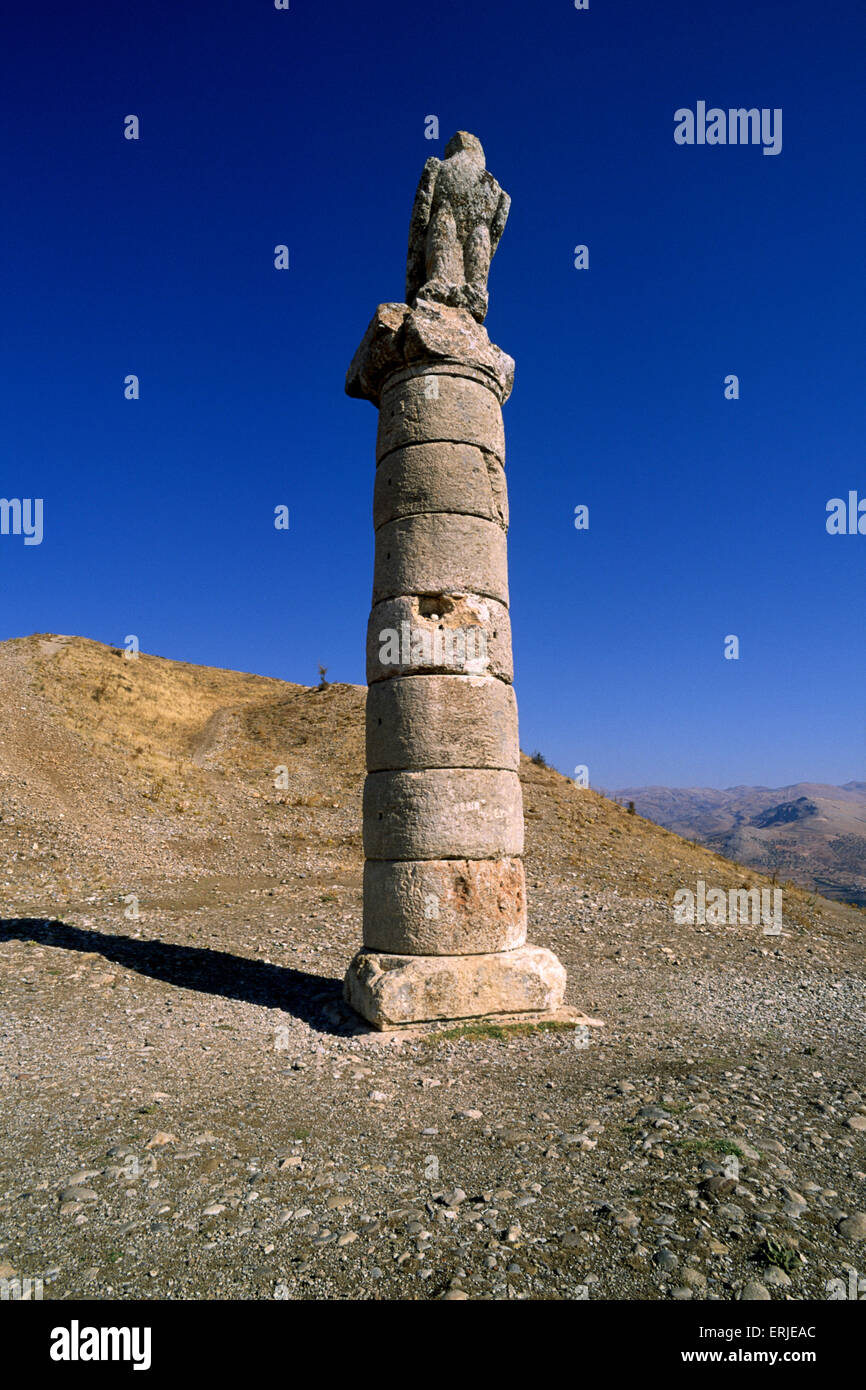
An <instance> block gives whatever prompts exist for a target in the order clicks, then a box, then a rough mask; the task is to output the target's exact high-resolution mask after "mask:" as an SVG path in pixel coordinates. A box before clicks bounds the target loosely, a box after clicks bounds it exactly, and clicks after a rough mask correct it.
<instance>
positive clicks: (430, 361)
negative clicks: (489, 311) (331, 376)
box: [346, 299, 514, 406]
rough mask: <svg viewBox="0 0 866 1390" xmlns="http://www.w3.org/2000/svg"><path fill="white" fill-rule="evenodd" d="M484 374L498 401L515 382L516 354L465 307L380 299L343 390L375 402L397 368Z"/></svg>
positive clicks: (477, 376) (377, 403)
mask: <svg viewBox="0 0 866 1390" xmlns="http://www.w3.org/2000/svg"><path fill="white" fill-rule="evenodd" d="M449 366H453V367H454V368H455V372H456V373H457V374H461V375H471V376H473V377H474V378H475V379H476V380H482V381H483V382H484V384H485V385H486V386H488V387H489V388H490V390H491V391H492V392H493V393H494V395H495V396H496V398H497V400H498V401H499V404H500V405H502V404H503V403H504V402H505V401H507V399H508V397H509V396H510V394H511V388H512V385H513V383H514V360H513V358H511V357H509V356H508V354H507V353H506V352H503V351H502V349H501V348H498V347H497V346H496V344H495V343H491V341H490V339H489V338H488V336H487V331H486V329H485V328H483V327H482V325H481V324H480V323H476V321H475V319H474V318H473V317H472V315H471V314H470V313H469V311H468V310H466V309H455V308H451V307H449V306H446V305H443V304H437V303H435V302H433V301H432V300H425V299H419V300H418V303H417V304H416V306H415V308H414V309H412V308H410V307H409V305H408V304H380V305H379V307H378V309H377V310H376V312H375V314H374V315H373V318H372V320H371V321H370V326H369V328H368V329H367V331H366V333H365V334H364V337H363V339H362V340H361V344H360V347H359V348H358V351H357V352H356V353H355V356H354V357H353V359H352V363H351V366H350V367H349V370H348V372H347V374H346V394H347V395H348V396H353V397H358V398H360V399H361V400H366V401H372V402H373V404H374V405H375V406H378V405H379V402H380V399H381V396H382V391H383V389H384V388H385V385H386V383H387V382H388V380H389V378H391V377H392V376H394V375H395V374H396V373H406V372H409V373H410V374H411V373H412V372H413V371H418V370H419V369H423V368H424V367H429V368H431V369H433V370H438V371H440V372H446V373H447V370H448V367H449Z"/></svg>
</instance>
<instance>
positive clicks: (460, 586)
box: [373, 512, 508, 605]
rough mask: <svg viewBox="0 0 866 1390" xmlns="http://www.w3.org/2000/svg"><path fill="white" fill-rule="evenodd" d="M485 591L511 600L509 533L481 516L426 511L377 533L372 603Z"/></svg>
mask: <svg viewBox="0 0 866 1390" xmlns="http://www.w3.org/2000/svg"><path fill="white" fill-rule="evenodd" d="M442 593H445V594H448V593H459V594H465V593H472V594H481V595H483V596H484V597H486V598H494V599H496V600H497V602H499V603H503V604H506V605H507V604H508V561H507V551H506V540H505V532H504V531H503V529H502V527H501V526H497V524H496V522H495V521H484V520H483V518H482V517H478V516H452V515H448V514H447V513H443V512H425V513H424V514H423V515H421V516H407V517H400V518H399V519H398V520H397V521H389V522H388V523H387V525H385V526H381V527H380V528H379V530H378V531H377V532H376V558H375V562H374V569H373V602H374V603H381V602H382V600H383V599H387V598H397V597H399V596H400V595H408V594H418V595H427V594H432V595H437V594H442Z"/></svg>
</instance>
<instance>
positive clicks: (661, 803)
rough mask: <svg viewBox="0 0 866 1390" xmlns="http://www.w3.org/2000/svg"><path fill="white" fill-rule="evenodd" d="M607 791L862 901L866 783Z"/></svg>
mask: <svg viewBox="0 0 866 1390" xmlns="http://www.w3.org/2000/svg"><path fill="white" fill-rule="evenodd" d="M611 795H613V796H615V797H616V798H617V799H618V800H620V801H626V802H628V801H633V802H634V804H635V809H636V810H637V811H638V813H639V814H640V815H642V816H645V817H646V818H647V819H648V820H653V821H655V822H656V823H657V824H658V825H663V826H665V827H666V828H667V829H668V830H673V831H675V832H676V833H677V834H678V835H683V836H685V837H687V838H688V839H692V840H697V841H699V842H700V843H701V844H704V845H707V846H708V847H709V848H710V849H714V850H716V851H717V852H718V853H719V854H723V855H725V857H726V858H729V859H735V860H737V861H738V862H739V863H741V864H746V865H748V866H749V867H750V868H754V869H760V870H761V871H762V872H763V873H769V874H776V875H777V876H778V877H779V878H780V879H791V880H792V881H793V882H794V883H798V884H800V885H802V886H803V887H805V888H812V889H814V890H815V891H816V892H819V893H822V894H824V895H825V896H826V897H830V898H838V899H840V900H841V901H845V902H852V903H858V904H860V905H861V906H866V782H846V783H845V785H844V786H841V787H834V786H828V785H825V784H823V783H820V782H797V783H795V784H794V785H793V786H789V787H726V788H725V789H724V790H720V789H717V788H714V787H625V788H623V789H621V790H619V791H617V792H613V793H611Z"/></svg>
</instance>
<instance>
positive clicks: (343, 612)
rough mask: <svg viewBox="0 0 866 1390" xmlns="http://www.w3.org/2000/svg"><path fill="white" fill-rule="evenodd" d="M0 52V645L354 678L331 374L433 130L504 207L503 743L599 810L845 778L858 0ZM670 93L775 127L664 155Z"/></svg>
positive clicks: (627, 2) (746, 2) (29, 42)
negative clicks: (280, 261)
mask: <svg viewBox="0 0 866 1390" xmlns="http://www.w3.org/2000/svg"><path fill="white" fill-rule="evenodd" d="M3 49H4V53H3V57H2V60H0V62H2V69H3V71H2V88H0V93H2V95H0V102H2V108H3V117H4V119H3V126H4V134H3V139H2V156H0V158H2V169H0V182H2V187H3V190H4V193H5V198H4V205H5V206H4V213H3V241H4V243H5V245H4V254H3V257H2V268H0V284H2V298H3V321H4V331H3V334H2V340H0V354H2V364H0V380H2V387H0V390H2V394H3V396H4V398H5V399H4V408H3V435H4V441H3V443H4V447H3V456H2V470H0V495H2V496H5V497H7V498H11V497H20V498H27V497H33V498H35V497H41V498H43V499H44V509H45V522H44V525H45V537H44V541H43V543H42V545H40V546H30V547H25V546H24V545H23V542H22V538H21V537H14V536H0V637H3V638H5V637H12V636H19V635H23V634H26V633H29V632H34V631H52V632H63V633H78V634H82V635H84V636H87V637H92V638H95V639H97V640H99V641H102V642H109V643H115V644H120V643H122V642H123V639H124V637H125V636H126V635H127V634H129V633H135V634H137V635H138V637H139V639H140V642H141V647H142V650H144V651H148V652H155V653H157V654H159V655H162V656H167V657H173V658H177V659H180V660H184V661H192V662H200V663H204V664H208V665H214V666H224V667H233V668H237V669H242V670H247V671H255V672H260V673H263V674H266V675H271V676H278V677H282V678H285V679H287V680H290V681H300V682H303V683H307V684H312V683H315V681H316V679H317V663H319V662H321V663H322V664H323V665H325V666H327V668H328V677H329V679H332V680H335V681H353V682H359V683H360V682H363V680H364V660H363V648H364V634H365V628H366V621H367V615H368V611H369V604H370V590H371V578H372V557H373V530H372V520H371V499H372V488H373V472H374V438H375V428H376V412H375V410H374V408H373V407H372V406H371V405H369V404H368V403H366V402H360V401H355V400H349V399H348V398H347V397H346V396H345V395H344V394H343V381H344V376H345V371H346V367H347V365H348V363H349V361H350V359H351V357H352V354H353V352H354V350H355V348H356V346H357V344H358V342H359V340H360V338H361V336H362V334H363V332H364V329H365V328H366V325H367V323H368V321H369V319H370V317H371V315H372V313H373V310H374V309H375V307H376V305H377V304H378V303H379V302H381V301H384V300H399V299H401V298H402V297H403V277H404V266H405V243H406V234H407V229H408V220H409V212H410V208H411V203H412V198H413V195H414V190H415V185H416V182H417V179H418V176H419V174H420V171H421V168H422V166H423V163H424V161H425V159H426V158H427V157H428V156H429V155H431V154H439V155H441V154H442V153H443V150H444V146H445V142H446V141H447V139H448V138H449V136H450V135H451V134H452V132H453V131H454V130H456V129H467V130H471V131H473V132H474V133H476V134H477V135H478V136H479V137H480V139H481V140H482V142H483V144H484V146H485V149H486V152H487V160H488V165H489V167H490V168H491V170H492V171H493V173H494V174H495V176H496V177H497V178H498V180H499V182H500V183H501V184H502V185H503V187H505V188H506V189H507V190H508V191H509V192H510V193H511V195H512V199H513V203H512V211H511V216H510V218H509V222H508V226H507V228H506V231H505V234H504V237H503V239H502V242H501V245H500V248H499V251H498V253H497V255H496V258H495V260H494V262H493V267H492V271H491V277H490V288H491V309H490V313H489V315H488V318H487V324H486V326H487V329H488V331H489V333H490V336H491V338H492V339H493V340H494V341H495V342H497V343H499V345H500V346H501V347H503V348H504V349H505V350H506V351H507V352H509V353H511V355H512V356H513V357H514V358H515V359H516V362H517V373H516V381H515V389H514V394H513V396H512V398H511V400H510V401H509V403H508V404H507V405H506V407H505V422H506V433H507V440H508V463H507V472H508V479H509V489H510V500H511V511H512V526H511V531H510V535H509V560H510V577H511V590H512V613H513V621H514V643H515V662H516V689H517V695H518V702H519V706H520V719H521V745H522V746H523V747H524V748H525V749H526V750H527V751H533V750H535V749H540V750H541V751H542V752H543V753H544V754H545V755H546V756H547V758H548V760H550V761H551V762H553V763H555V764H556V765H557V766H558V767H559V768H561V769H562V770H563V771H566V772H569V773H571V772H572V771H573V769H574V767H575V766H576V765H577V764H586V765H588V767H589V769H590V778H591V781H592V784H593V785H596V786H604V787H616V786H624V785H629V784H630V785H637V784H643V783H655V782H657V783H665V784H669V785H694V784H704V785H715V786H727V785H731V784H734V783H741V782H742V783H766V784H770V785H780V784H783V783H786V782H790V781H795V780H801V779H808V780H818V781H838V782H842V781H846V780H849V779H852V778H856V779H858V780H859V779H863V778H866V713H864V707H866V624H864V601H863V600H864V584H863V577H864V567H866V536H836V537H830V536H828V534H827V532H826V529H825V515H826V514H825V507H826V503H827V501H828V499H829V498H831V497H834V496H846V495H847V493H848V491H849V490H850V489H857V490H858V491H859V496H860V497H864V496H866V464H864V451H863V405H864V376H863V324H864V284H866V274H864V254H866V250H864V248H866V217H864V179H863V141H864V127H866V121H864V97H863V79H862V71H863V54H864V51H866V18H864V11H863V8H862V5H861V4H860V3H859V0H828V3H823V4H816V3H815V2H814V0H789V3H781V0H776V2H775V3H773V4H767V3H761V0H729V3H727V4H725V5H719V4H712V5H711V4H708V3H702V2H701V0H659V3H641V2H640V0H620V2H619V3H615V0H591V6H590V9H589V11H588V12H578V11H576V10H575V9H574V7H573V3H572V0H540V2H539V3H531V2H530V0H520V3H518V0H496V2H495V3H494V0H459V2H458V0H436V3H435V4H420V3H411V2H410V0H403V3H395V2H394V0H369V3H366V4H358V3H348V0H334V2H333V3H331V0H291V9H290V10H289V11H288V12H287V13H286V12H279V11H276V10H275V9H274V7H273V4H272V3H271V2H270V0H237V3H233V4H228V3H219V0H207V2H206V0H173V3H171V4H169V3H163V4H152V3H147V0H136V3H135V4H129V5H124V4H117V3H111V4H109V3H106V0H95V3H88V4H86V5H83V6H82V5H70V4H68V3H63V4H60V3H56V2H55V0H48V3H43V4H38V5H31V6H29V7H28V6H25V5H23V4H15V5H14V6H13V7H11V9H10V10H9V11H8V12H7V15H6V18H5V22H4V43H3ZM698 100H705V101H707V103H708V105H710V106H713V105H717V106H719V107H722V108H725V109H727V108H728V107H737V106H745V107H751V106H757V107H768V108H776V107H781V108H782V110H783V112H784V116H783V148H782V152H781V154H779V155H778V156H775V157H774V156H765V155H763V154H762V152H761V149H760V148H758V147H751V146H750V147H745V148H742V147H717V148H711V147H708V146H704V147H698V146H694V147H681V146H678V145H676V144H675V143H674V139H673V130H674V119H673V116H674V111H675V110H676V109H677V108H679V107H685V106H688V107H691V108H692V109H694V107H695V105H696V103H697V101H698ZM130 113H134V114H136V115H138V116H139V117H140V121H141V138H140V140H139V141H138V142H131V141H127V140H125V139H124V138H123V121H124V117H125V116H126V115H127V114H130ZM430 114H435V115H437V116H438V117H439V121H440V123H441V132H440V133H441V137H442V138H441V139H440V140H439V141H438V142H431V141H428V140H425V138H424V119H425V116H427V115H430ZM277 243H286V244H287V245H288V246H289V248H290V256H291V269H290V270H289V271H287V272H278V271H276V270H275V269H274V265H273V248H274V246H275V245H276V244H277ZM578 243H586V244H587V245H588V246H589V248H590V268H589V270H588V271H577V270H575V269H574V267H573V248H574V246H575V245H576V244H578ZM128 373H136V374H138V376H139V377H140V380H141V399H140V400H139V401H136V402H129V401H126V400H124V398H123V381H124V377H125V376H126V375H127V374H128ZM728 373H736V374H737V375H738V376H739V378H740V393H741V394H740V399H739V400H738V401H726V400H725V399H724V394H723V382H724V378H725V376H726V375H727V374H728ZM280 503H283V504H285V505H287V506H288V507H289V508H290V517H291V524H290V529H289V531H288V532H278V531H276V530H275V529H274V527H273V509H274V507H275V506H276V505H278V504H280ZM579 503H586V504H588V506H589V508H590V528H589V530H588V531H587V532H578V531H576V530H575V528H574V524H573V517H574V508H575V506H576V505H577V504H579ZM729 633H735V634H737V635H738V636H739V639H740V644H741V656H740V660H739V661H726V660H724V658H723V642H724V638H725V636H726V635H727V634H729ZM335 756H339V750H335Z"/></svg>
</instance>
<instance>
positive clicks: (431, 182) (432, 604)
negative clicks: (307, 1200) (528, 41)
mask: <svg viewBox="0 0 866 1390" xmlns="http://www.w3.org/2000/svg"><path fill="white" fill-rule="evenodd" d="M508 206H509V199H508V195H507V194H504V193H503V192H502V190H501V189H500V188H499V186H498V184H497V183H496V181H495V180H494V179H493V178H492V176H491V175H490V174H488V173H487V171H486V169H485V167H484V151H483V150H482V148H481V145H480V143H479V142H478V140H477V139H476V138H475V137H474V136H472V135H468V134H467V133H466V132H458V133H457V135H456V136H455V137H454V139H453V140H452V141H451V142H450V143H449V145H448V147H447V149H446V152H445V159H444V161H440V160H438V159H431V160H428V162H427V165H426V166H425V169H424V173H423V175H422V178H421V183H420V185H419V187H418V192H417V195H416V198H415V205H414V208H413V213H412V226H411V230H410V238H409V260H408V265H407V277H406V297H407V300H408V303H407V304H381V305H380V306H379V308H378V310H377V312H376V314H375V316H374V318H373V321H372V323H371V324H370V326H369V328H368V329H367V332H366V334H365V336H364V339H363V341H362V343H361V345H360V347H359V349H358V351H357V352H356V354H355V357H354V359H353V361H352V364H351V366H350V368H349V371H348V374H347V377H346V391H347V392H348V394H349V395H351V396H360V397H362V398H365V399H367V400H370V401H373V402H374V403H375V404H376V405H377V406H378V407H379V430H378V438H377V447H376V460H377V475H376V484H375V496H374V503H373V510H374V524H375V527H376V558H375V565H374V579H373V610H372V612H371V615H370V623H369V626H368V631H367V673H368V681H369V692H368V697H367V768H368V774H367V780H366V783H365V787H364V852H365V856H366V861H367V862H366V865H365V870H364V942H365V949H364V950H363V951H362V952H361V953H359V955H358V956H357V957H356V958H355V960H354V961H353V963H352V966H351V968H350V970H349V973H348V975H347V977H346V998H347V999H348V1001H349V1002H350V1003H351V1004H352V1005H353V1006H354V1007H355V1008H356V1009H357V1010H358V1011H359V1012H360V1013H361V1014H363V1015H364V1016H365V1017H366V1018H368V1019H369V1020H370V1021H371V1022H373V1023H374V1024H375V1025H376V1027H378V1028H400V1027H412V1026H414V1025H418V1024H424V1023H427V1022H433V1021H434V1020H439V1019H441V1020H447V1019H450V1018H491V1017H494V1018H509V1019H511V1020H512V1021H514V1020H515V1019H517V1018H526V1017H535V1018H537V1017H539V1016H546V1017H550V1016H551V1015H554V1016H558V1015H557V1010H558V1009H559V1006H560V1004H561V1001H562V997H563V990H564V986H565V971H564V970H563V968H562V966H561V965H560V964H559V962H558V961H557V960H556V959H555V957H554V956H553V955H551V953H550V952H549V951H542V950H539V949H537V948H534V947H528V946H526V945H525V936H526V893H525V882H524V874H523V867H522V864H521V863H520V859H519V856H520V855H521V854H522V852H523V803H522V797H521V790H520V781H519V777H518V774H517V769H518V763H519V756H520V755H519V750H518V743H517V706H516V702H515V700H514V695H513V691H512V690H511V679H512V663H511V629H510V624H509V621H508V611H507V609H508V577H507V564H506V531H507V529H508V498H507V489H506V484H505V475H504V471H503V468H504V462H505V437H504V431H503V425H502V412H501V406H502V403H503V402H504V401H505V400H506V399H507V397H508V395H509V393H510V391H511V386H512V380H513V371H514V363H513V362H512V361H511V358H509V357H508V356H507V355H506V354H505V353H503V352H501V351H500V349H499V348H498V347H496V346H495V344H492V343H491V342H490V340H489V338H488V337H487V334H486V333H485V331H484V329H483V327H481V323H482V321H483V318H484V314H485V312H486V309H487V274H488V270H489V266H490V257H491V255H492V254H493V251H494V250H495V247H496V243H497V241H498V239H499V236H500V235H501V233H502V229H503V227H504V225H505V219H506V216H507V213H508ZM410 306H411V307H410ZM509 1238H510V1237H509Z"/></svg>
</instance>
